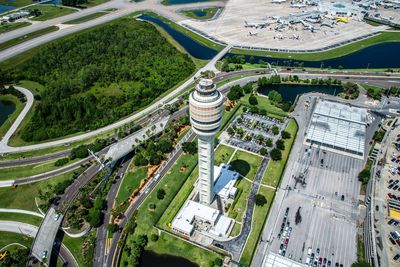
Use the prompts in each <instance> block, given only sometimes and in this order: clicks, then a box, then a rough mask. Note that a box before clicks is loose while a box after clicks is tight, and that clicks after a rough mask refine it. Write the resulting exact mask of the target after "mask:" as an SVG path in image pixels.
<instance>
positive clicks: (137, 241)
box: [122, 235, 148, 267]
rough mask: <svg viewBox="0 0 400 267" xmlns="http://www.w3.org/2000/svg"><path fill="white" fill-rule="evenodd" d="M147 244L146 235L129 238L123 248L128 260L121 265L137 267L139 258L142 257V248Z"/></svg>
mask: <svg viewBox="0 0 400 267" xmlns="http://www.w3.org/2000/svg"><path fill="white" fill-rule="evenodd" d="M147 242H148V239H147V236H146V235H139V236H135V235H131V236H129V237H128V239H127V242H126V245H125V247H124V250H125V252H126V253H127V255H128V259H127V261H124V262H122V265H123V266H127V267H137V266H139V263H140V256H141V255H142V253H143V251H144V248H145V247H146V246H147Z"/></svg>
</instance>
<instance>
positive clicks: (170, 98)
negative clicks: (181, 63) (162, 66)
mask: <svg viewBox="0 0 400 267" xmlns="http://www.w3.org/2000/svg"><path fill="white" fill-rule="evenodd" d="M229 49H230V46H227V47H225V48H224V49H223V50H221V51H220V52H219V53H218V54H217V55H216V56H215V57H214V58H213V59H212V60H211V61H210V62H209V63H207V64H206V65H205V66H204V67H203V68H201V69H199V70H198V71H197V72H196V73H195V74H194V75H193V76H192V77H190V78H189V79H188V80H186V81H185V82H184V83H183V84H181V85H180V86H178V87H177V88H176V89H175V90H173V91H172V92H170V93H169V94H167V95H166V96H164V97H162V98H161V99H159V100H158V101H156V102H155V103H153V104H151V105H149V106H147V107H146V108H144V109H142V110H141V111H139V112H137V113H135V114H133V115H131V116H130V117H128V118H125V119H123V120H120V121H118V122H116V123H113V124H110V125H108V126H105V127H103V128H100V129H97V130H94V131H91V132H86V133H84V134H81V135H76V136H72V137H69V138H65V139H60V140H56V141H51V142H47V143H41V144H35V145H29V146H21V147H10V146H8V145H7V144H4V143H1V144H0V153H12V152H24V151H32V150H37V149H43V148H48V147H53V146H59V145H63V144H67V143H72V142H76V141H80V140H83V139H87V138H90V137H93V136H96V135H99V134H101V133H104V132H108V131H111V130H113V129H115V128H118V127H121V126H123V125H124V124H127V123H129V122H132V121H134V120H137V119H139V118H141V117H143V116H146V115H147V114H149V113H151V112H152V111H153V110H156V109H157V108H160V107H162V106H163V105H164V104H166V103H170V102H174V101H175V100H176V96H178V95H179V94H180V93H181V92H182V91H184V90H185V89H186V88H187V87H188V86H189V85H190V84H192V83H193V82H194V81H195V78H197V77H199V76H200V74H201V73H202V72H204V71H207V70H214V69H215V62H217V61H218V60H219V59H221V58H222V57H223V56H224V55H225V54H226V53H227V52H228V51H229Z"/></svg>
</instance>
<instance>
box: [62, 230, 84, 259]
mask: <svg viewBox="0 0 400 267" xmlns="http://www.w3.org/2000/svg"><path fill="white" fill-rule="evenodd" d="M84 241H85V237H79V238H72V237H69V236H68V235H66V234H64V235H63V237H62V243H63V244H64V245H65V246H66V247H67V248H68V249H69V251H71V253H72V255H74V257H75V259H76V261H77V262H78V264H79V266H84V258H83V255H82V245H83V242H84Z"/></svg>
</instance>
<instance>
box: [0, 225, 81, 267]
mask: <svg viewBox="0 0 400 267" xmlns="http://www.w3.org/2000/svg"><path fill="white" fill-rule="evenodd" d="M37 231H38V227H37V226H35V225H31V224H27V223H22V222H15V221H0V232H12V233H17V234H21V235H24V236H28V237H31V238H35V236H36V233H37ZM59 256H60V258H61V260H62V261H63V262H64V263H68V264H69V265H68V266H71V267H75V266H76V267H77V266H78V265H77V264H74V263H76V261H75V259H74V257H73V256H72V254H71V252H70V251H69V250H68V249H67V248H66V247H65V246H64V245H62V246H61V249H60V253H59Z"/></svg>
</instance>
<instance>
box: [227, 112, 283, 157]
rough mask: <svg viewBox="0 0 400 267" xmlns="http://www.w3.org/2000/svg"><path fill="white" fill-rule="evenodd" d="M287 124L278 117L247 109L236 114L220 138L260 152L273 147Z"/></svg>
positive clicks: (237, 145) (228, 142) (231, 143)
mask: <svg viewBox="0 0 400 267" xmlns="http://www.w3.org/2000/svg"><path fill="white" fill-rule="evenodd" d="M285 125H286V122H285V123H283V122H281V121H280V120H278V119H275V118H270V117H268V116H264V115H259V114H255V113H250V112H247V111H246V112H244V113H243V114H241V115H238V116H235V118H234V119H233V121H232V122H231V123H230V125H229V127H227V130H226V131H224V132H223V133H222V134H221V136H220V140H221V142H223V143H225V144H228V145H231V146H235V147H238V148H242V149H244V150H247V151H250V152H254V153H259V152H260V149H261V148H263V147H264V148H267V149H268V148H269V149H270V148H272V147H273V144H275V142H276V140H278V139H279V137H280V133H281V131H282V130H283V129H284V128H285Z"/></svg>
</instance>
